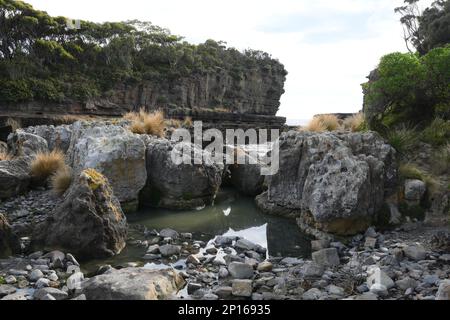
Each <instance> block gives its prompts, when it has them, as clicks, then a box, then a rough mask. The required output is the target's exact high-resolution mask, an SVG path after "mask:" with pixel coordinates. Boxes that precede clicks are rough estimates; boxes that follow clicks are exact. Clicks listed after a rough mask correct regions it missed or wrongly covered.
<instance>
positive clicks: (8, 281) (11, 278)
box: [4, 275, 17, 284]
mask: <svg viewBox="0 0 450 320" xmlns="http://www.w3.org/2000/svg"><path fill="white" fill-rule="evenodd" d="M4 280H5V283H6V284H14V283H16V282H17V279H16V277H14V276H11V275H9V276H6V277H5V279H4Z"/></svg>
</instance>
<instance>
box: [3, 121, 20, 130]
mask: <svg viewBox="0 0 450 320" xmlns="http://www.w3.org/2000/svg"><path fill="white" fill-rule="evenodd" d="M5 125H7V126H11V128H12V131H13V132H14V131H16V130H17V129H20V128H22V122H21V121H20V119H13V118H8V119H6V122H5Z"/></svg>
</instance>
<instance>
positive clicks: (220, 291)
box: [214, 287, 233, 299]
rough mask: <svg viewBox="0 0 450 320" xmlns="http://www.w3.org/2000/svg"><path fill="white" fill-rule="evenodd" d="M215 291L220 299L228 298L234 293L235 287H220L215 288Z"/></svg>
mask: <svg viewBox="0 0 450 320" xmlns="http://www.w3.org/2000/svg"><path fill="white" fill-rule="evenodd" d="M214 293H215V294H216V295H217V296H218V297H219V298H220V299H228V298H230V297H231V296H232V294H233V288H232V287H218V288H217V289H215V290H214Z"/></svg>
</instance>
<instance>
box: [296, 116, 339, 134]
mask: <svg viewBox="0 0 450 320" xmlns="http://www.w3.org/2000/svg"><path fill="white" fill-rule="evenodd" d="M337 129H339V119H338V118H337V117H336V116H335V115H332V114H322V115H319V116H316V117H314V118H312V120H311V121H310V122H309V123H308V125H307V126H306V127H300V128H299V129H298V130H299V131H311V132H324V131H334V130H337Z"/></svg>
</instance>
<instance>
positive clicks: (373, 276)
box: [367, 267, 395, 291]
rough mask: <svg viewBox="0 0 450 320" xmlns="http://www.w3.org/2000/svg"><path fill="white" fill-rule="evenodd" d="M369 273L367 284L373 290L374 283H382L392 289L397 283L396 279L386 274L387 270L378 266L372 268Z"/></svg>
mask: <svg viewBox="0 0 450 320" xmlns="http://www.w3.org/2000/svg"><path fill="white" fill-rule="evenodd" d="M368 273H369V276H368V277H367V286H368V287H369V288H371V291H372V286H373V285H374V284H380V285H382V286H384V287H385V288H386V289H390V288H392V287H394V285H395V284H394V281H393V280H392V279H391V278H390V277H389V276H388V275H387V274H386V272H384V271H383V270H381V269H380V268H378V267H375V268H372V269H371V270H369V272H368Z"/></svg>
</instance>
